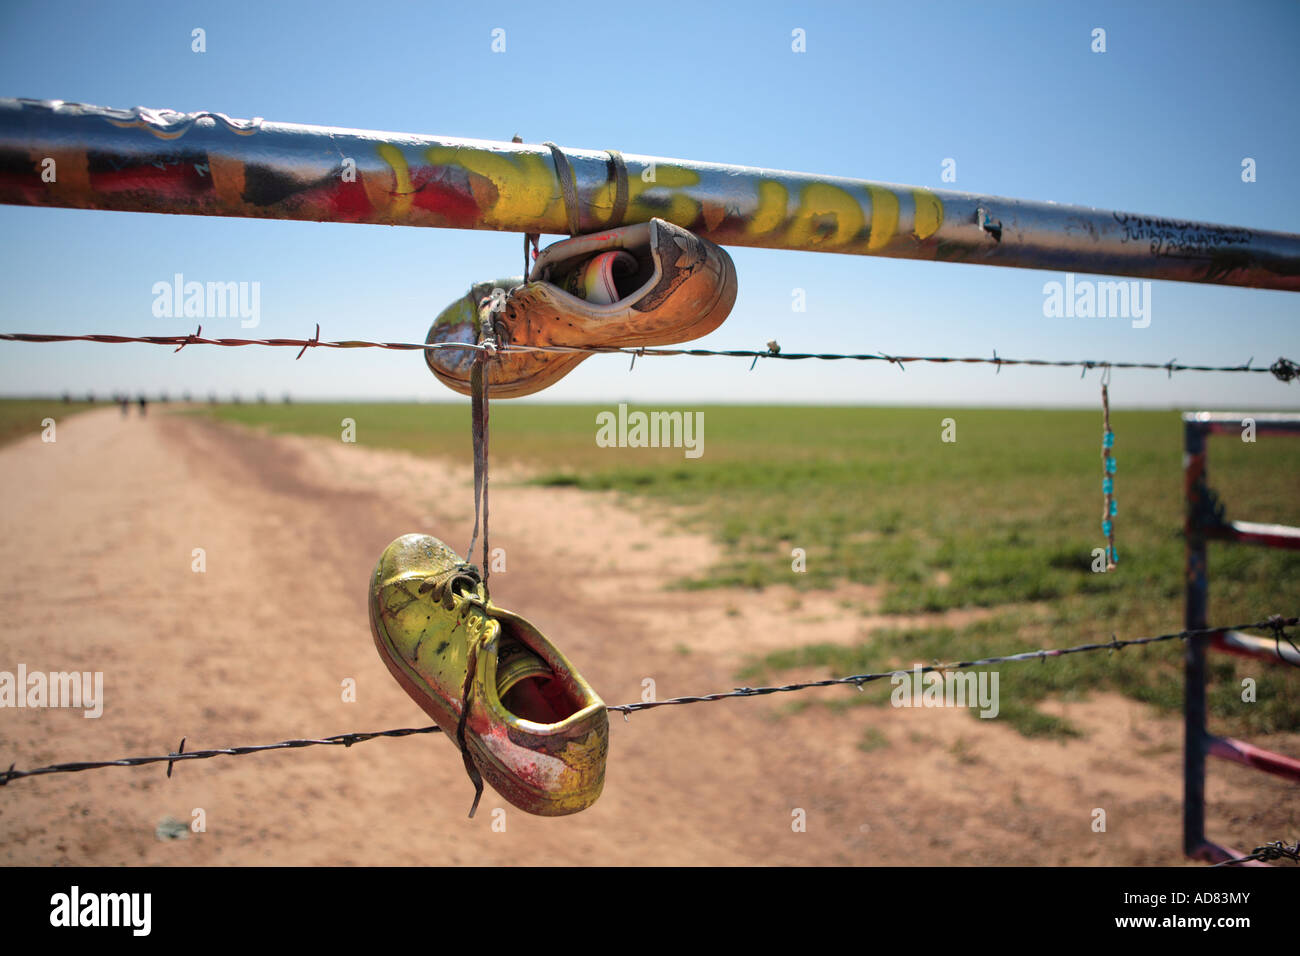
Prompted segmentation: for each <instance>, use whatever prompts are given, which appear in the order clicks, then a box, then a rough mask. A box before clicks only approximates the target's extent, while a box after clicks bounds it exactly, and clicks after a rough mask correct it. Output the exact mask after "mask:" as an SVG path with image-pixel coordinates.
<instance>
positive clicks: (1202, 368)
mask: <svg viewBox="0 0 1300 956" xmlns="http://www.w3.org/2000/svg"><path fill="white" fill-rule="evenodd" d="M202 331H203V329H202V327H200V328H199V333H201V332H202ZM199 333H195V334H193V335H104V334H87V335H64V334H54V333H38V332H4V333H0V341H7V342H37V343H49V342H98V343H101V344H107V345H125V344H143V345H170V346H178V348H177V349H176V351H180V349H181V348H183V347H185V346H188V345H219V346H224V347H227V348H239V347H242V346H248V345H252V346H269V347H279V348H295V349H298V350H299V352H298V358H302V355H303V353H304V352H306V351H307V349H309V348H322V349H393V350H397V351H423V352H432V351H437V350H439V349H461V350H468V351H490V350H491V348H492V347H490V346H487V345H483V344H478V343H473V342H369V341H364V340H360V339H344V340H341V341H337V342H330V341H321V339H320V326H319V325H317V327H316V333H315V335H314V336H313V337H312V338H309V339H235V338H204V337H203V336H202V335H201V334H199ZM769 344H771V343H769ZM495 350H496V353H502V352H550V353H558V354H573V353H591V354H604V353H609V354H616V355H630V356H632V359H633V362H635V361H636V359H637V358H639V357H641V356H660V357H667V356H682V355H686V356H693V357H707V358H747V359H754V360H756V359H760V358H771V359H784V360H786V361H794V362H799V361H804V360H807V359H812V360H817V361H826V362H836V361H851V362H889V363H890V364H893V365H897V366H898V368H899V370H900V371H903V370H905V369H906V367H907V364H908V363H910V362H925V363H929V364H935V365H946V364H966V365H996V366H997V369H998V372H1001V371H1002V366H1004V365H1026V366H1035V367H1039V368H1079V369H1081V370H1082V371H1081V373H1080V374H1081V375H1086V374H1087V372H1088V369H1092V368H1100V369H1116V368H1124V369H1159V370H1164V371H1166V372H1168V373H1169V376H1170V377H1171V378H1172V377H1173V373H1174V372H1245V373H1253V374H1256V375H1272V376H1274V377H1275V378H1277V379H1278V380H1279V381H1281V382H1290V381H1292V380H1293V379H1296V378H1300V364H1298V363H1296V362H1293V361H1291V360H1290V359H1288V358H1279V359H1278V360H1277V361H1276V362H1274V363H1273V364H1272V365H1271V366H1269V367H1268V368H1254V367H1252V366H1251V364H1250V363H1249V362H1248V363H1246V364H1245V365H1179V364H1177V362H1176V361H1174V360H1171V361H1169V362H1106V361H1099V360H1097V359H1061V360H1057V359H1015V358H1003V357H1001V356H999V355H997V353H996V352H995V353H994V355H993V358H988V357H986V356H978V355H971V356H956V355H889V354H886V353H884V352H858V353H848V352H782V351H780V349H779V347H778V348H777V349H776V350H772V349H770V348H769V349H766V350H756V349H679V348H663V347H659V348H647V347H644V346H638V347H627V346H614V345H583V346H579V345H503V344H497V345H496V346H495Z"/></svg>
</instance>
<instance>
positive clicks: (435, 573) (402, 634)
mask: <svg viewBox="0 0 1300 956" xmlns="http://www.w3.org/2000/svg"><path fill="white" fill-rule="evenodd" d="M369 604H370V628H371V632H372V634H373V636H374V640H375V647H376V648H377V649H378V650H379V656H380V657H381V658H383V661H384V663H385V664H386V665H387V667H388V670H389V672H390V673H391V674H392V675H393V677H394V678H396V680H397V682H398V684H400V685H401V686H402V688H403V689H404V690H405V691H406V692H407V694H409V695H410V696H411V698H412V699H413V700H414V701H415V702H416V703H417V704H419V705H420V707H421V708H422V709H423V710H424V712H425V713H426V714H428V715H429V716H430V717H432V718H433V720H434V721H435V722H436V723H437V724H438V726H439V727H441V728H442V730H443V731H444V732H445V733H446V736H447V737H448V739H450V740H451V741H452V742H453V743H458V736H459V730H460V723H461V716H462V713H464V714H465V727H464V739H465V745H466V748H467V754H463V755H462V756H466V755H467V756H468V757H469V758H470V759H471V760H472V761H473V765H474V766H475V767H477V768H478V771H479V772H480V773H481V774H482V775H483V778H484V779H485V780H486V781H487V782H488V784H490V785H491V787H492V788H493V789H494V790H496V791H497V793H499V794H500V795H501V796H502V797H504V798H505V799H506V800H508V801H509V802H510V803H511V804H512V805H514V806H516V807H518V808H519V809H521V810H524V811H526V812H528V813H533V814H538V815H540V816H562V815H565V814H570V813H577V812H578V811H579V810H584V809H586V808H587V807H589V806H591V805H592V804H593V803H594V802H595V801H596V798H597V797H599V796H600V792H601V789H602V787H603V786H604V783H605V756H606V754H607V752H608V749H609V720H608V715H607V713H606V710H605V704H604V702H603V701H602V700H601V699H600V697H598V696H597V695H596V692H595V691H594V690H592V688H591V686H590V685H589V684H588V683H587V682H586V681H585V680H583V678H582V676H581V675H580V674H578V672H577V671H576V670H575V669H574V667H573V665H572V664H570V663H569V661H568V659H567V658H566V657H565V656H564V655H563V654H562V653H560V651H559V650H558V649H557V648H556V647H555V646H554V645H553V644H552V643H551V642H550V641H549V640H547V638H546V637H545V636H544V635H543V634H542V633H541V632H540V631H538V630H537V628H535V627H533V625H532V624H530V623H528V621H526V620H524V619H523V618H522V617H520V616H519V615H517V614H513V613H511V612H510V611H507V610H504V609H502V608H499V607H497V606H496V605H494V604H493V603H492V602H491V601H490V600H489V599H488V597H487V594H486V592H485V590H484V588H483V585H482V583H481V582H480V580H479V575H478V571H477V569H476V568H475V567H474V566H473V565H471V564H467V563H465V562H463V561H462V560H461V559H460V558H459V557H458V556H457V555H456V553H455V552H454V551H452V550H451V548H449V547H447V546H446V545H445V544H443V543H442V542H441V541H439V540H438V539H437V538H433V537H430V536H428V535H420V534H408V535H403V536H402V537H400V538H398V539H397V540H396V541H394V542H393V543H392V544H390V545H389V546H388V547H387V548H386V549H385V550H384V553H383V555H382V556H381V557H380V559H379V563H378V565H377V566H376V568H375V573H374V576H373V578H372V579H371V584H370V601H369ZM471 665H472V667H473V673H472V674H471V673H470V668H471Z"/></svg>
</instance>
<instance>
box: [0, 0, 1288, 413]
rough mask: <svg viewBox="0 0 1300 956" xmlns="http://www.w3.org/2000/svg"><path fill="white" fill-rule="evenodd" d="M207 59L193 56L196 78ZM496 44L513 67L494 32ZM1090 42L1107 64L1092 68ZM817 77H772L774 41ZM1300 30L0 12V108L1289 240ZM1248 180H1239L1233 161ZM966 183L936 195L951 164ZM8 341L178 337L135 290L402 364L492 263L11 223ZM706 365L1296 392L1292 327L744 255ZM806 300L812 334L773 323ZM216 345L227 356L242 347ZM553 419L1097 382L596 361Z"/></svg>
mask: <svg viewBox="0 0 1300 956" xmlns="http://www.w3.org/2000/svg"><path fill="white" fill-rule="evenodd" d="M195 27H202V28H203V29H204V30H205V31H206V33H207V52H206V53H203V54H196V53H194V52H192V51H191V49H190V43H191V40H190V33H191V30H192V29H194V28H195ZM497 27H501V28H504V29H505V30H506V44H507V48H506V52H505V53H503V54H494V53H492V52H491V49H490V44H491V31H492V30H493V29H494V28H497ZM1096 27H1101V28H1103V29H1105V30H1106V33H1107V52H1105V53H1104V54H1097V53H1093V52H1091V50H1090V44H1091V32H1092V30H1093V29H1094V28H1096ZM795 28H801V29H803V30H805V31H806V35H807V52H806V53H802V54H796V53H793V52H792V51H791V31H792V30H793V29H795ZM1298 46H1300V5H1298V4H1296V3H1293V2H1289V0H1288V2H1272V3H1269V2H1245V3H1239V4H1234V5H1231V6H1229V5H1224V4H1210V3H1149V4H1131V3H1096V2H1093V3H1087V4H1083V3H1011V2H988V3H978V4H977V3H932V2H899V3H894V2H886V3H871V4H865V3H836V4H799V5H795V4H779V3H767V2H762V0H754V2H746V3H743V4H735V5H723V4H710V5H706V4H701V3H675V2H655V3H652V4H611V3H609V2H603V3H582V4H578V3H567V2H564V0H555V2H548V3H523V2H516V3H504V4H502V3H497V4H492V3H484V4H474V5H465V4H441V3H426V4H416V3H382V2H377V3H368V4H357V3H328V2H313V3H288V2H286V3H269V4H268V3H238V2H230V3H223V4H213V5H208V4H203V5H200V4H191V3H176V2H168V3H121V4H92V3H85V4H72V3H58V2H54V3H39V4H38V3H7V4H5V5H4V6H3V8H2V9H0V95H4V96H23V97H36V98H53V99H64V100H77V101H82V102H89V103H96V104H100V105H106V106H115V107H126V106H135V105H144V106H151V107H168V108H172V109H178V110H195V109H211V110H217V111H221V112H225V113H228V114H230V115H232V116H236V117H249V116H262V117H265V118H267V119H273V120H278V121H284V122H301V123H316V124H324V125H333V126H352V127H360V128H368V129H381V130H398V131H410V132H419V133H430V134H439V135H447V136H463V137H475V138H485V139H497V140H508V139H509V138H510V137H511V136H512V135H513V134H515V133H519V134H520V135H522V136H523V137H524V138H525V139H526V140H527V141H529V142H541V141H543V140H548V139H549V140H553V141H555V142H558V143H560V144H562V145H565V146H572V147H591V148H598V149H603V148H607V147H612V148H616V149H621V150H623V151H624V152H629V153H643V154H649V155H656V156H666V157H680V158H688V159H696V160H709V161H714V162H724V163H736V164H744V165H753V166H766V167H774V168H784V169H794V170H799V171H804V172H811V173H825V174H831V175H841V176H850V177H859V178H864V179H874V180H880V181H887V182H899V183H906V184H910V185H919V186H932V187H944V188H953V189H958V190H962V191H969V192H980V193H987V194H993V195H1005V196H1014V197H1018V198H1026V199H1036V200H1052V201H1057V202H1063V203H1072V204H1080V205H1091V206H1099V207H1104V208H1115V209H1123V210H1127V211H1132V212H1140V213H1153V214H1158V215H1161V216H1167V217H1174V218H1187V219H1199V220H1205V221H1210V222H1221V223H1227V224H1231V225H1238V226H1246V227H1253V228H1262V229H1276V230H1282V231H1289V232H1297V231H1300V190H1297V188H1296V184H1297V183H1298V182H1300V110H1297V108H1296V103H1297V102H1298V101H1300V74H1298V73H1297V71H1296V69H1295V64H1296V50H1297V48H1298ZM1247 156H1249V157H1252V158H1254V159H1255V160H1256V163H1257V168H1258V179H1257V181H1256V182H1254V183H1243V182H1242V181H1241V177H1240V172H1241V161H1242V158H1243V157H1247ZM949 157H951V158H953V159H955V160H956V163H957V181H956V182H955V183H950V184H947V183H941V182H940V173H941V163H942V162H943V160H944V159H946V158H949ZM0 237H2V238H0V243H3V255H0V282H3V288H4V292H3V296H2V298H0V302H2V305H0V316H2V317H0V328H3V330H5V331H69V332H91V331H95V332H124V333H128V334H179V333H183V332H188V331H191V329H190V328H189V324H188V322H187V320H184V319H158V318H155V317H154V316H153V314H152V309H151V307H152V303H153V295H152V293H151V291H150V290H151V288H152V286H153V284H154V283H155V282H158V281H170V279H171V277H172V276H173V274H175V273H177V272H180V273H183V274H185V275H186V276H187V278H195V279H199V280H202V281H206V280H221V281H229V280H234V281H239V280H244V281H258V282H260V283H261V294H262V307H261V313H262V318H261V324H260V326H259V327H258V329H257V330H256V334H259V335H263V336H268V337H270V336H293V337H300V336H305V335H308V334H310V332H311V330H312V329H313V327H314V325H315V323H317V322H319V323H320V324H321V328H322V334H323V336H325V337H328V338H379V339H387V340H401V341H419V340H422V339H423V337H424V335H425V332H426V331H427V329H428V326H429V322H430V320H431V319H432V317H433V316H434V315H435V314H437V312H439V311H440V310H441V309H442V308H443V307H444V306H445V305H446V304H447V303H448V302H450V301H451V300H452V299H453V298H455V297H457V296H459V295H461V294H462V293H463V292H464V291H465V289H466V288H468V286H469V285H470V283H471V282H473V281H476V280H480V279H485V278H492V277H495V276H497V275H500V274H502V273H503V272H515V271H517V262H518V260H519V257H520V256H519V248H520V239H519V237H518V236H516V235H513V234H510V235H503V234H493V233H485V232H460V231H449V230H433V229H407V228H389V227H383V226H368V225H339V224H316V223H299V222H265V221H252V220H235V219H219V218H209V217H187V216H157V215H141V214H137V213H115V212H89V211H81V210H64V209H41V208H24V207H16V206H0ZM731 251H732V254H733V258H734V259H735V262H736V266H737V268H738V270H739V274H740V294H739V298H738V300H737V303H736V307H735V309H734V311H733V313H732V316H731V318H729V319H728V320H727V322H726V323H725V324H724V325H723V326H722V327H721V328H720V329H719V330H718V331H717V332H715V333H713V334H712V335H710V336H708V337H707V338H705V339H702V340H699V344H700V345H702V346H706V347H716V348H762V347H763V345H764V343H766V342H767V341H768V340H769V339H772V338H776V339H777V340H778V341H779V342H780V343H781V345H782V347H783V349H785V350H786V351H805V350H808V351H822V350H832V351H849V352H856V351H882V350H883V351H887V352H893V353H922V354H930V353H947V354H953V355H964V354H977V355H990V354H991V353H992V351H993V349H994V348H996V349H997V350H998V353H999V354H1000V355H1003V356H1017V357H1045V358H1096V359H1103V358H1104V359H1112V360H1120V359H1129V360H1151V361H1159V362H1164V361H1167V360H1169V359H1171V358H1178V359H1180V360H1182V361H1186V362H1193V363H1202V362H1204V363H1211V364H1215V363H1220V362H1227V363H1231V362H1244V361H1245V360H1246V359H1247V358H1249V357H1251V356H1254V357H1255V359H1256V361H1257V362H1264V363H1268V362H1271V361H1272V360H1273V359H1275V358H1276V357H1277V356H1279V355H1287V356H1289V357H1291V358H1293V359H1300V322H1298V321H1297V320H1298V319H1300V296H1297V295H1296V294H1294V293H1285V292H1273V291H1263V290H1252V289H1231V288H1220V287H1215V286H1204V285H1193V284H1186V283H1174V282H1155V283H1153V285H1152V313H1151V316H1152V321H1151V325H1150V327H1149V328H1145V329H1134V328H1132V327H1131V324H1130V323H1129V322H1128V321H1127V320H1124V319H1118V318H1116V319H1065V318H1063V319H1048V318H1045V317H1044V316H1043V308H1042V304H1043V284H1044V283H1045V282H1047V281H1051V280H1053V279H1058V280H1059V279H1061V278H1062V276H1061V275H1060V274H1053V273H1046V272H1038V271H1031V270H1012V269H996V268H988V267H978V266H968V265H956V264H947V263H928V262H906V261H899V260H891V259H877V258H867V257H860V256H842V255H834V254H817V253H796V252H779V251H769V250H754V249H732V250H731ZM795 288H802V289H805V290H806V295H807V311H806V312H803V313H795V312H793V311H792V310H791V301H792V290H793V289H795ZM221 321H222V320H214V322H213V323H211V324H208V323H205V332H207V333H210V334H225V335H240V334H241V330H240V328H239V322H238V320H237V319H227V320H225V323H226V324H225V326H222V325H221ZM64 389H73V390H76V391H84V390H86V389H94V390H96V391H98V392H101V393H106V392H109V391H112V390H115V389H129V390H131V391H132V392H135V391H139V390H141V389H145V390H148V391H150V392H156V391H158V390H168V391H170V392H171V393H173V394H179V393H180V392H181V391H183V390H186V389H189V390H192V391H193V392H194V393H195V394H196V395H206V394H207V393H208V392H210V391H217V392H218V393H220V394H222V395H229V394H230V393H232V392H236V391H237V392H240V393H241V394H243V395H244V396H252V395H253V394H255V393H257V392H259V391H262V392H266V393H268V394H269V395H271V396H279V395H280V394H281V393H283V392H290V393H292V394H294V395H295V396H297V397H300V398H308V397H331V396H338V397H375V398H380V397H389V398H403V399H416V398H418V399H420V400H423V401H446V400H453V399H454V400H458V401H459V400H461V399H459V398H458V397H456V396H453V394H452V393H451V392H449V391H448V390H446V389H445V388H444V387H443V386H442V385H440V384H439V383H438V382H437V381H436V380H435V379H434V378H433V377H432V376H431V375H430V374H429V373H428V371H427V370H426V369H425V367H424V364H423V362H422V360H421V359H420V357H419V356H418V355H417V354H415V353H396V352H378V351H376V352H359V351H350V352H341V353H331V352H325V351H317V352H313V353H310V354H309V355H307V356H304V358H303V359H302V361H299V362H295V361H293V353H289V352H285V351H281V350H270V349H266V350H255V349H243V350H238V351H231V350H224V349H215V348H208V349H201V348H193V349H187V350H185V351H184V352H182V353H180V354H179V355H173V354H172V353H171V352H170V350H168V349H164V348H158V347H151V346H143V345H142V346H106V345H92V344H70V345H48V346H46V345H42V346H37V345H18V344H7V343H6V344H0V391H3V392H4V393H6V394H20V393H59V392H61V391H63V390H64ZM1298 389H1300V385H1296V384H1292V385H1291V386H1289V387H1288V386H1284V385H1282V384H1280V383H1278V382H1276V381H1274V380H1273V379H1272V378H1271V377H1268V376H1241V375H1202V374H1199V373H1183V374H1181V375H1177V376H1175V377H1174V378H1173V379H1172V380H1170V379H1169V378H1168V377H1167V376H1165V375H1164V374H1163V373H1159V372H1136V371H1135V372H1116V373H1115V374H1114V377H1113V380H1112V386H1111V391H1112V402H1113V403H1114V404H1116V405H1130V406H1132V405H1143V406H1155V407H1192V406H1196V407H1251V408H1259V407H1300V391H1297V390H1298ZM538 399H540V400H546V401H592V402H601V403H614V402H618V401H633V402H637V403H641V404H647V405H655V406H662V407H681V406H684V405H689V404H690V403H691V402H704V401H734V402H780V403H805V402H835V403H870V404H876V403H894V404H940V405H955V404H977V405H1015V404H1026V405H1057V404H1065V405H1086V406H1092V405H1095V404H1096V402H1097V378H1096V374H1095V373H1093V374H1091V375H1089V376H1088V378H1087V379H1086V380H1084V381H1081V380H1080V377H1079V374H1078V373H1077V372H1071V371H1068V370H1067V371H1056V370H1028V369H1005V370H1003V372H1002V373H1001V375H998V376H995V375H994V374H993V370H992V369H991V368H984V367H972V368H966V367H953V366H939V367H928V368H927V367H920V366H913V367H911V368H910V369H909V370H908V371H907V372H906V373H905V374H900V373H899V372H898V370H897V369H895V368H892V367H889V366H885V365H875V364H872V365H860V364H856V363H854V364H850V363H811V362H808V363H762V364H760V366H759V368H758V369H757V370H755V371H753V372H750V371H748V363H747V362H742V361H738V360H737V361H732V360H723V359H690V358H679V359H654V360H645V361H641V362H638V363H637V365H636V369H635V370H634V371H632V372H631V373H629V372H628V368H627V362H626V361H625V360H623V359H621V358H615V357H601V356H597V357H594V358H592V359H589V360H588V361H587V362H585V363H584V364H583V365H581V366H579V367H578V369H577V370H575V371H574V372H573V373H571V374H570V375H569V376H568V377H567V378H565V379H564V380H562V381H561V382H560V383H559V384H557V385H556V386H554V387H552V388H551V389H549V390H547V391H546V392H543V393H542V394H541V395H540V396H538Z"/></svg>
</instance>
